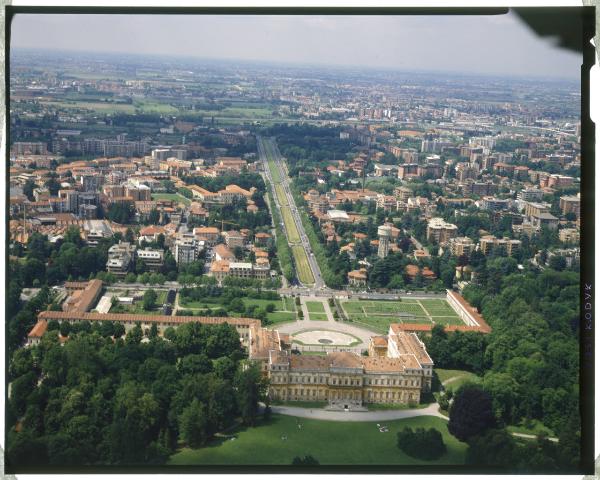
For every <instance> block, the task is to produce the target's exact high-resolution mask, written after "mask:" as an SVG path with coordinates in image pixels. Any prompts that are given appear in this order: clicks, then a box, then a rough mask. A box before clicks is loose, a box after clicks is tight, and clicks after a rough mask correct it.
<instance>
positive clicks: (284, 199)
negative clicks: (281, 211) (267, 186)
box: [275, 183, 288, 207]
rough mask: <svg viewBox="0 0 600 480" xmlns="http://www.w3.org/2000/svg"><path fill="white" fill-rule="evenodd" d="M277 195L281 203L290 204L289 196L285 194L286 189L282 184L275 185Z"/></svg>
mask: <svg viewBox="0 0 600 480" xmlns="http://www.w3.org/2000/svg"><path fill="white" fill-rule="evenodd" d="M275 195H277V201H278V202H279V205H281V206H282V207H285V206H286V205H287V204H288V201H287V197H286V196H285V190H284V189H283V186H282V185H281V184H279V183H278V184H277V185H275Z"/></svg>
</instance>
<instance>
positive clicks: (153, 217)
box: [148, 208, 160, 225]
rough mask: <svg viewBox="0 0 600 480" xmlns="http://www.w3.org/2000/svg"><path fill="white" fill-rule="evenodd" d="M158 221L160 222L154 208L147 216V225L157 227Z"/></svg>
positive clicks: (158, 214) (158, 213) (157, 212)
mask: <svg viewBox="0 0 600 480" xmlns="http://www.w3.org/2000/svg"><path fill="white" fill-rule="evenodd" d="M159 221H160V212H159V211H158V210H157V209H156V208H153V209H152V210H151V211H150V214H149V215H148V223H149V224H150V225H158V223H159Z"/></svg>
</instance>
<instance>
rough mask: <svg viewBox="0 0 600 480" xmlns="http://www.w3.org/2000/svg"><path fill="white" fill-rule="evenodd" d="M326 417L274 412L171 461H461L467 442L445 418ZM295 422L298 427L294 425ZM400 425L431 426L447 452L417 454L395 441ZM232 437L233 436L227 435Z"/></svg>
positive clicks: (193, 462)
mask: <svg viewBox="0 0 600 480" xmlns="http://www.w3.org/2000/svg"><path fill="white" fill-rule="evenodd" d="M379 423H382V424H383V425H385V426H386V427H388V431H387V432H381V431H380V430H379V428H378V427H377V422H329V421H322V420H312V419H306V418H297V417H291V416H284V415H273V416H272V417H271V419H270V420H267V421H262V420H261V421H260V422H259V423H258V425H257V426H256V427H240V428H238V429H236V430H234V431H232V432H231V433H230V434H228V435H227V436H223V437H220V438H218V439H215V440H214V441H212V442H210V443H209V444H208V445H207V446H205V447H203V448H199V449H195V450H192V449H189V448H184V449H182V450H181V451H179V452H178V453H176V454H175V455H173V456H172V457H171V458H170V460H169V462H168V464H170V465H290V464H291V463H292V460H293V459H294V457H296V456H302V457H303V456H305V455H312V456H313V457H315V458H316V459H317V460H318V461H319V463H320V464H321V465H460V464H464V462H465V453H466V450H467V444H466V443H461V442H459V441H458V440H457V439H456V438H455V437H453V436H452V435H450V433H449V432H448V428H447V423H446V421H445V420H443V419H441V418H438V417H430V416H423V417H414V418H408V419H404V420H393V421H389V422H379ZM298 425H300V427H298ZM404 427H411V428H418V427H422V428H425V429H427V428H431V427H433V428H435V429H437V430H439V431H440V433H441V434H442V438H443V441H444V443H445V444H446V447H447V452H446V453H445V454H444V455H443V456H442V457H440V458H439V459H437V460H434V461H424V460H417V459H415V458H413V457H410V456H408V455H406V454H405V453H404V452H402V451H401V450H400V449H399V448H398V447H397V445H396V441H397V438H396V436H397V433H398V432H399V431H400V430H402V429H403V428H404ZM232 438H233V439H234V440H232Z"/></svg>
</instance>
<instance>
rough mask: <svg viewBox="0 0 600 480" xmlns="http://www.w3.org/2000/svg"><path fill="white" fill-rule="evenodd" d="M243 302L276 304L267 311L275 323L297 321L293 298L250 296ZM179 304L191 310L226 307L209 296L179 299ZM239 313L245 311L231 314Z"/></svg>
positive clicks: (260, 304)
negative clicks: (195, 298)
mask: <svg viewBox="0 0 600 480" xmlns="http://www.w3.org/2000/svg"><path fill="white" fill-rule="evenodd" d="M242 302H244V306H245V307H248V306H250V305H256V306H257V307H259V308H266V306H267V305H269V304H270V303H271V304H273V305H275V311H273V312H269V313H267V320H269V321H271V322H273V323H285V322H295V321H296V306H295V305H294V301H293V300H292V299H291V298H281V299H280V300H263V299H258V298H248V297H243V298H242ZM179 305H180V307H181V308H183V309H189V310H206V309H209V308H210V309H211V310H217V309H219V308H224V307H223V305H221V304H220V303H219V302H217V299H216V298H215V299H210V298H207V299H205V300H199V301H187V302H186V301H184V300H182V299H181V297H180V299H179ZM236 313H237V314H239V315H240V316H241V315H243V312H231V314H232V315H233V314H236Z"/></svg>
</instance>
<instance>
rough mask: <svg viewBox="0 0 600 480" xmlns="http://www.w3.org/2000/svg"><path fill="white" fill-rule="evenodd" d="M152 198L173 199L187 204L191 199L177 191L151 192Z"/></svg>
mask: <svg viewBox="0 0 600 480" xmlns="http://www.w3.org/2000/svg"><path fill="white" fill-rule="evenodd" d="M152 200H173V201H174V202H181V203H183V204H184V205H186V206H188V205H189V204H190V203H192V201H191V200H190V199H189V198H186V197H184V196H183V195H181V194H179V193H153V194H152Z"/></svg>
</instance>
